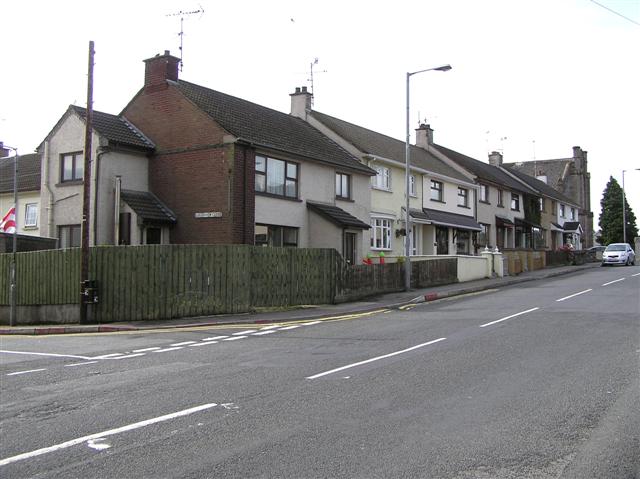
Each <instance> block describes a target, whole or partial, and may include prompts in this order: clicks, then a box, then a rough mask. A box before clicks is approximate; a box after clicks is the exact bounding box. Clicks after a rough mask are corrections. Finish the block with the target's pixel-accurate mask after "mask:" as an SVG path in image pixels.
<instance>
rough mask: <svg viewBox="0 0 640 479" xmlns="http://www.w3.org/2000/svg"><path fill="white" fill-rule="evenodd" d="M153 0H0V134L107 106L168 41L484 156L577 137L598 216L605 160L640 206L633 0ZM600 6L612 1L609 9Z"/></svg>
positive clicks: (214, 66) (230, 73)
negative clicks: (90, 86)
mask: <svg viewBox="0 0 640 479" xmlns="http://www.w3.org/2000/svg"><path fill="white" fill-rule="evenodd" d="M598 3H599V4H601V5H602V6H599V5H597V4H596V3H595V2H594V1H592V0H458V1H456V0H419V1H401V0H400V1H396V2H388V1H375V0H367V1H360V0H341V1H334V0H324V1H322V2H320V1H315V2H310V1H306V0H291V1H278V0H271V1H264V0H235V1H234V2H216V1H214V0H200V1H192V0H180V1H177V0H174V1H169V0H161V1H158V0H155V1H153V2H151V1H149V2H147V1H144V2H142V1H140V2H135V1H128V2H125V1H122V0H109V1H102V0H94V1H87V0H82V1H65V0H60V1H56V2H52V1H41V0H35V1H29V2H26V1H4V2H2V3H1V4H0V18H2V30H1V35H0V46H1V48H0V52H2V63H3V68H2V74H1V75H0V82H1V83H0V95H1V97H0V140H2V141H4V142H5V143H6V144H8V145H11V146H17V147H18V148H19V149H20V152H21V153H27V152H31V151H33V150H34V149H35V148H36V147H37V146H38V144H39V143H40V142H41V141H42V140H43V138H44V137H45V136H46V135H47V134H48V133H49V131H50V130H51V129H52V128H53V126H54V125H55V123H56V121H57V120H58V119H59V118H60V116H61V115H62V114H63V113H64V111H65V110H66V108H67V107H68V105H69V104H77V105H81V106H84V105H85V104H86V84H87V75H86V74H87V58H88V43H89V41H90V40H93V41H94V42H95V50H96V56H95V61H96V65H95V71H94V74H95V78H94V108H95V109H96V110H100V111H104V112H107V113H114V114H117V113H119V112H120V111H121V110H122V109H123V108H124V106H125V105H126V103H127V102H128V101H129V100H130V99H131V97H132V96H133V95H134V94H135V93H136V92H137V91H138V90H139V88H140V87H141V85H142V82H143V76H144V65H143V63H142V60H143V59H145V58H149V57H152V56H154V55H155V54H157V53H161V52H163V51H164V50H170V51H171V53H173V54H176V55H178V56H179V49H178V47H179V45H180V37H179V35H178V33H179V31H180V18H181V16H180V15H178V16H169V15H170V14H175V13H179V12H181V11H182V12H191V11H195V10H204V13H196V14H190V15H183V17H184V36H183V40H184V49H183V60H184V69H183V71H182V72H181V74H180V77H181V78H183V79H185V80H188V81H191V82H194V83H197V84H200V85H203V86H207V87H209V88H212V89H215V90H219V91H222V92H225V93H228V94H231V95H235V96H238V97H240V98H244V99H247V100H250V101H253V102H256V103H259V104H261V105H264V106H268V107H271V108H274V109H277V110H280V111H283V112H288V111H289V106H290V98H289V93H291V92H292V91H293V90H294V88H295V87H296V86H303V85H307V86H310V82H309V78H310V75H309V69H310V64H311V62H312V61H314V59H315V58H318V63H317V65H315V66H314V93H315V105H314V108H315V109H316V110H318V111H321V112H323V113H326V114H329V115H332V116H335V117H338V118H341V119H343V120H346V121H350V122H352V123H356V124H359V125H362V126H365V127H367V128H370V129H373V130H375V131H378V132H381V133H384V134H387V135H390V136H393V137H396V138H398V139H400V140H404V135H405V74H406V72H407V71H417V70H422V69H425V68H431V67H436V66H439V65H442V64H447V63H449V64H451V65H452V66H453V69H452V70H451V71H449V72H445V73H443V72H427V73H423V74H420V75H416V76H413V77H412V79H411V129H412V141H413V129H414V128H415V127H416V126H417V125H418V120H425V119H426V120H427V122H428V123H430V124H431V126H432V127H433V128H434V130H435V141H436V143H439V144H442V145H444V146H447V147H449V148H452V149H454V150H457V151H460V152H462V153H465V154H467V155H469V156H472V157H474V158H477V159H479V160H481V161H487V152H488V151H490V150H501V151H503V152H504V156H505V161H506V162H516V161H531V160H533V159H534V158H535V159H538V160H542V159H549V158H567V157H570V156H571V154H572V147H573V146H581V147H582V148H583V149H585V150H587V151H588V152H589V156H588V159H589V170H590V172H591V189H592V198H591V203H592V210H593V211H594V213H595V215H596V218H595V220H596V223H597V221H598V215H599V212H600V199H601V197H602V192H603V190H604V188H605V185H606V183H607V181H608V179H609V176H610V175H613V176H614V177H615V178H616V179H617V180H618V182H620V183H621V182H622V170H629V171H628V172H627V173H625V187H626V192H627V200H628V201H629V203H630V204H631V207H632V208H633V210H634V212H635V214H636V216H637V217H638V218H640V171H634V169H635V168H640V148H639V147H638V139H639V138H640V52H639V47H640V25H639V24H640V0H598ZM603 6H604V7H607V8H609V9H611V10H613V11H615V12H617V13H619V14H620V15H622V16H624V17H627V19H625V18H622V16H620V15H617V14H616V13H613V12H611V11H608V10H607V9H605V8H603Z"/></svg>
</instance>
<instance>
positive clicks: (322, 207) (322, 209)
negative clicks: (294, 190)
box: [307, 201, 371, 229]
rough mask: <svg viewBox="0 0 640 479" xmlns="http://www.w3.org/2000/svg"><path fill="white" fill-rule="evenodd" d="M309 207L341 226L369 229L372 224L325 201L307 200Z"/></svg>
mask: <svg viewBox="0 0 640 479" xmlns="http://www.w3.org/2000/svg"><path fill="white" fill-rule="evenodd" d="M307 208H309V209H311V210H312V211H315V212H316V213H318V214H320V215H321V216H323V217H325V218H326V219H328V220H329V221H331V222H332V223H335V224H337V225H338V226H340V227H343V228H344V227H352V228H359V229H369V228H371V226H370V225H368V224H367V223H365V222H364V221H361V220H359V219H358V218H356V217H355V216H353V215H352V214H350V213H347V212H346V211H344V210H343V209H341V208H338V207H337V206H335V205H327V204H324V203H316V202H315V201H307Z"/></svg>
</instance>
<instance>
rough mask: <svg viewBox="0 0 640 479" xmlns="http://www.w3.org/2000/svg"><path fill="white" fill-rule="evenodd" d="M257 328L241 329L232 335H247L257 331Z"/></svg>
mask: <svg viewBox="0 0 640 479" xmlns="http://www.w3.org/2000/svg"><path fill="white" fill-rule="evenodd" d="M256 331H257V329H247V330H246V331H239V332H237V333H231V335H232V336H245V335H247V334H251V333H255V332H256Z"/></svg>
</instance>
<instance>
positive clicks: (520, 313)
mask: <svg viewBox="0 0 640 479" xmlns="http://www.w3.org/2000/svg"><path fill="white" fill-rule="evenodd" d="M537 309H540V308H531V309H527V310H526V311H521V312H519V313H516V314H512V315H511V316H507V317H505V318H502V319H496V320H495V321H491V322H490V323H485V324H481V325H480V327H481V328H486V327H487V326H491V325H492V324H497V323H501V322H502V321H506V320H507V319H511V318H515V317H516V316H521V315H523V314H527V313H530V312H531V311H535V310H537Z"/></svg>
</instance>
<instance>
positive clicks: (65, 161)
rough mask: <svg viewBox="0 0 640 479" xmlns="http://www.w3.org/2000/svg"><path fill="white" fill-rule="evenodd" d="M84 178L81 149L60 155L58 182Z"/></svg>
mask: <svg viewBox="0 0 640 479" xmlns="http://www.w3.org/2000/svg"><path fill="white" fill-rule="evenodd" d="M83 179H84V158H83V156H82V152H81V151H76V152H75V153H64V154H62V155H60V182H61V183H64V182H67V181H82V180H83Z"/></svg>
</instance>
